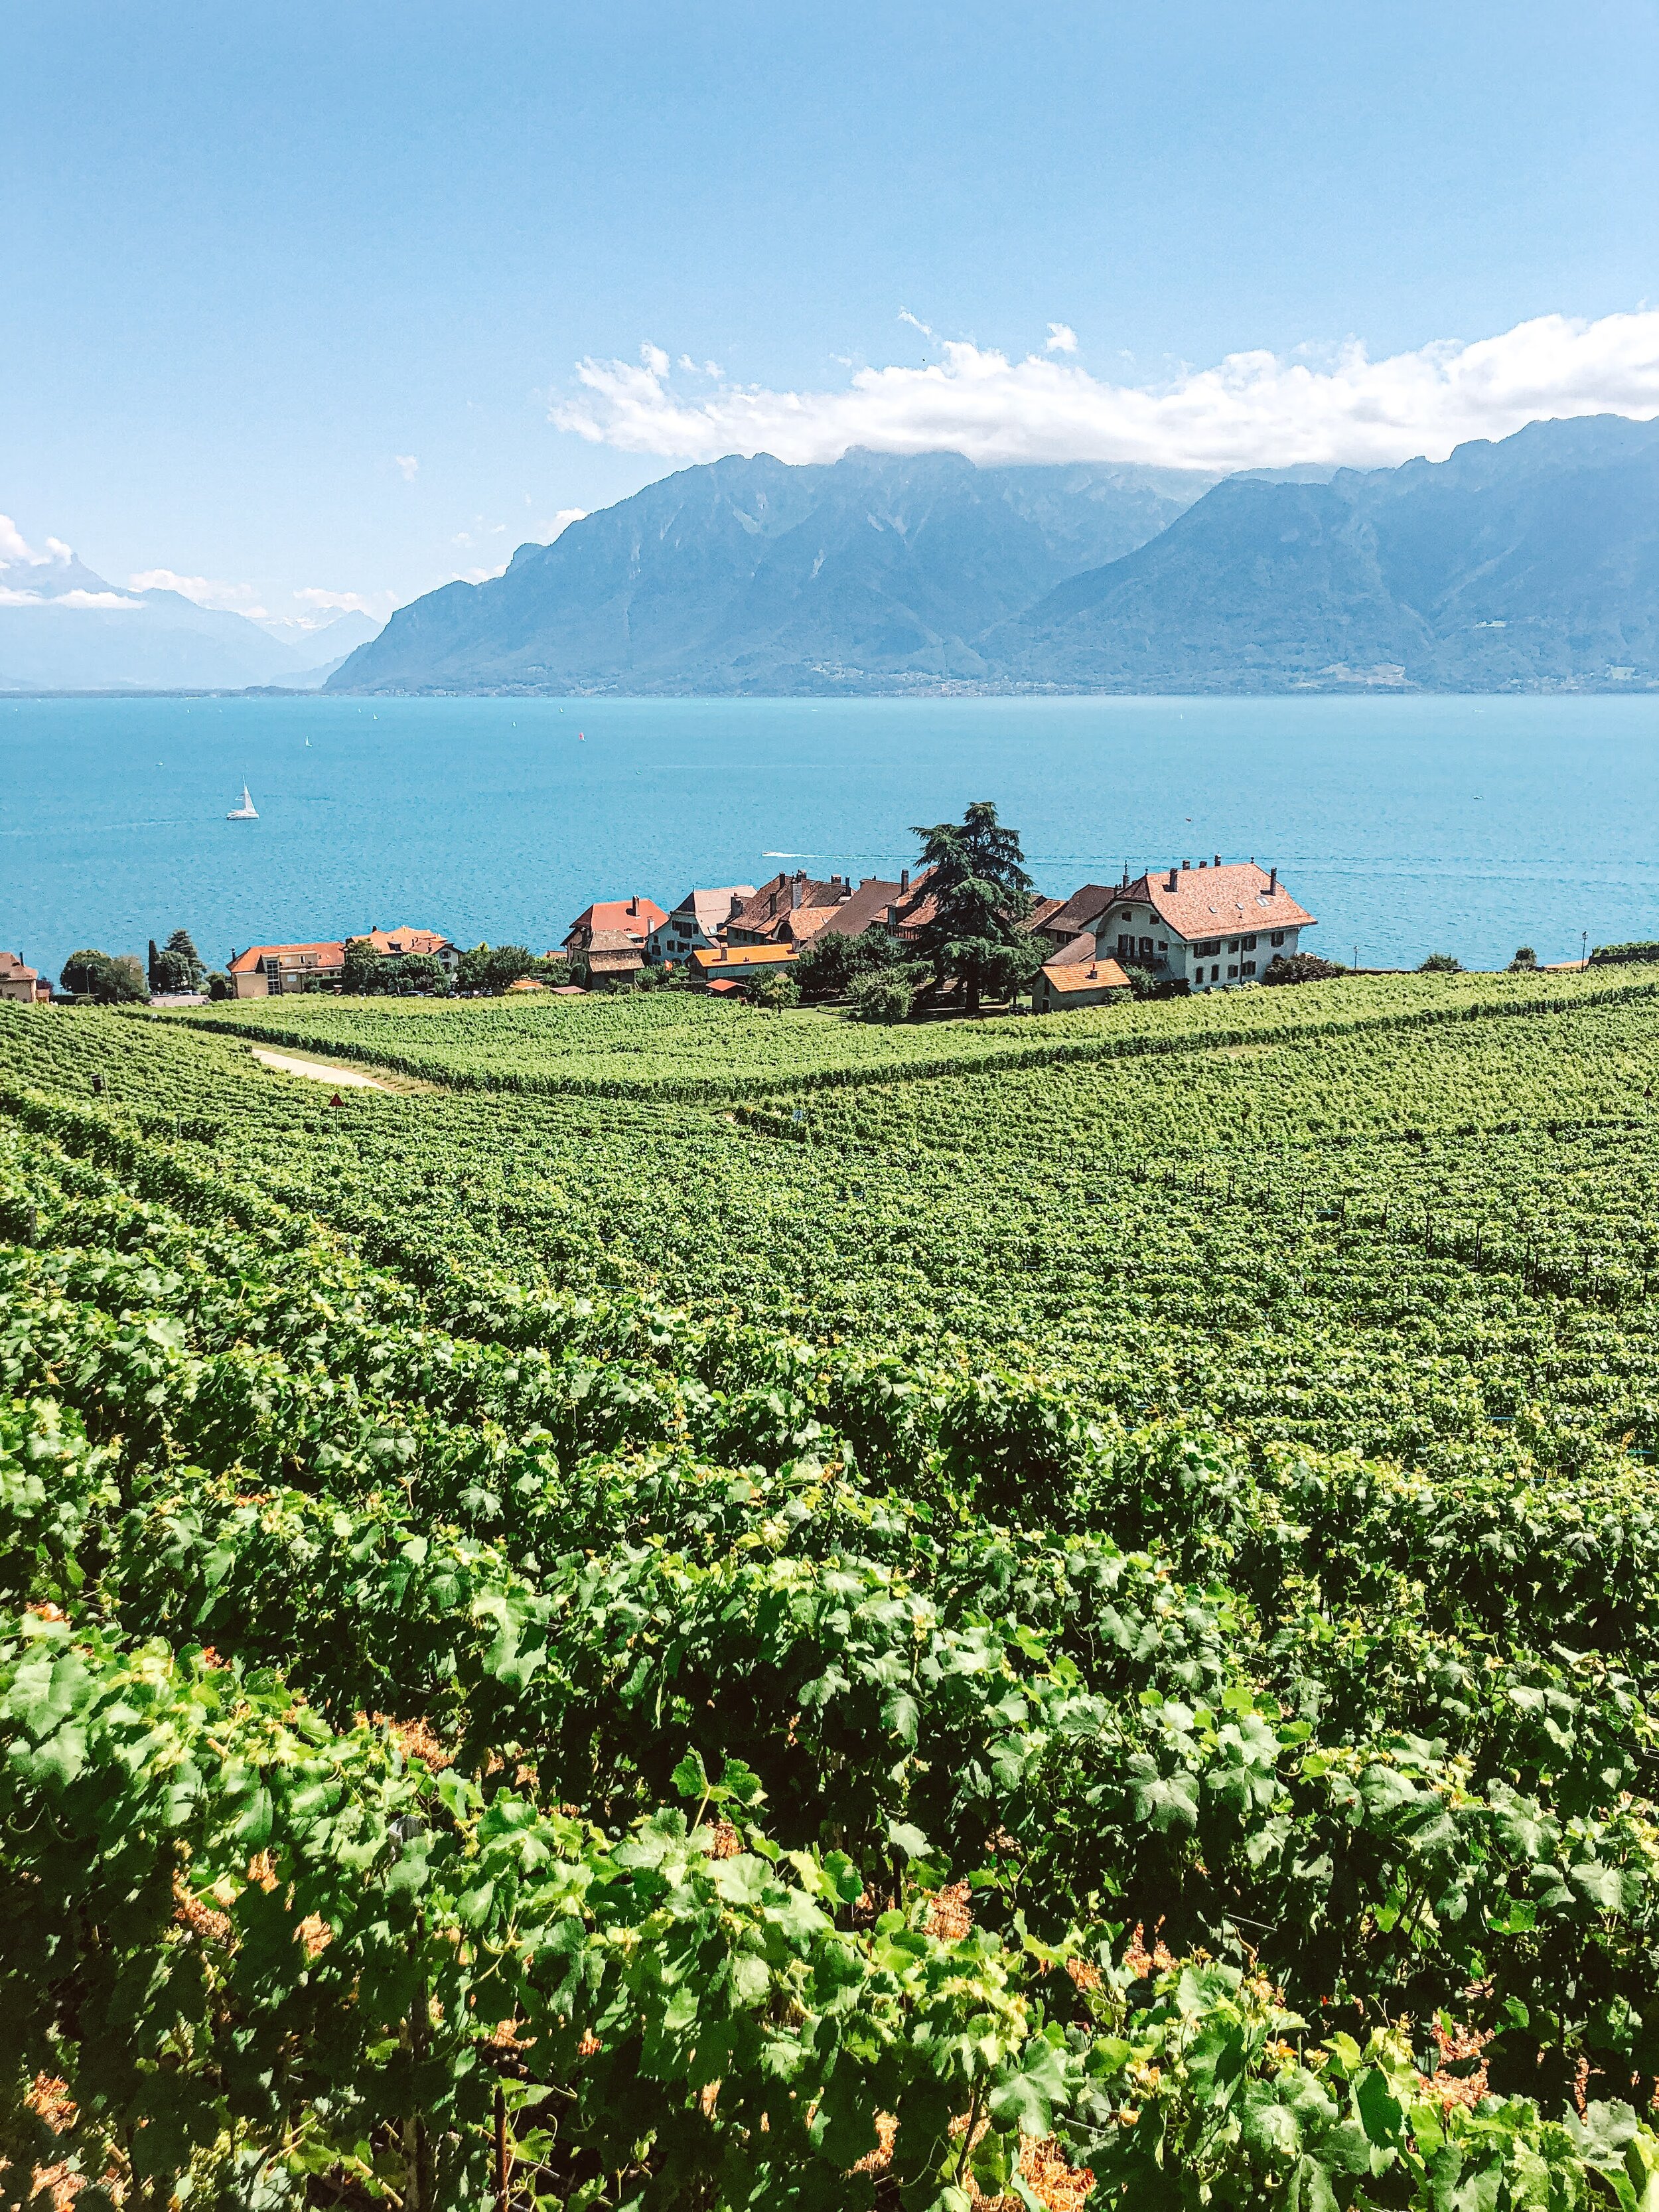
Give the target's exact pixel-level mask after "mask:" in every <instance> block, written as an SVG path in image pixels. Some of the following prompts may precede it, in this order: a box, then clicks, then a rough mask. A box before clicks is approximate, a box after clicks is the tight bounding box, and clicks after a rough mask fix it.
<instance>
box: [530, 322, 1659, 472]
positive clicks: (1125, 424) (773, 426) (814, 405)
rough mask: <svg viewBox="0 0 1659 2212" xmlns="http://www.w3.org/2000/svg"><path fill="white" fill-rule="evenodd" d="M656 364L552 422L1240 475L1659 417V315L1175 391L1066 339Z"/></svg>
mask: <svg viewBox="0 0 1659 2212" xmlns="http://www.w3.org/2000/svg"><path fill="white" fill-rule="evenodd" d="M903 319H905V320H907V321H909V322H913V323H914V322H915V317H914V316H912V315H909V314H908V312H907V313H906V315H905V316H904V318H903ZM917 327H918V328H921V327H922V326H921V325H919V324H918V325H917ZM641 363H642V366H641V367H639V368H635V367H634V366H633V365H632V364H631V363H630V362H619V361H593V360H588V361H584V362H581V363H580V364H579V366H578V368H577V370H576V380H577V383H578V385H579V386H580V390H579V391H578V392H575V393H574V394H572V395H571V396H570V397H568V398H565V399H562V400H561V401H560V402H558V403H557V404H556V405H555V406H554V407H553V409H552V410H551V416H550V419H551V421H552V422H554V423H555V424H556V426H557V427H558V428H560V429H562V430H569V431H573V432H574V434H575V435H577V436H578V437H580V438H585V439H586V440H587V441H589V442H590V443H591V444H593V445H608V446H614V447H619V448H620V449H621V450H622V451H623V452H625V453H652V454H658V455H661V456H663V457H665V458H672V459H679V460H700V461H702V460H714V459H718V458H719V457H720V455H721V454H722V453H775V454H776V455H777V457H778V458H779V459H781V460H785V461H827V460H834V459H836V458H837V457H838V456H839V455H840V454H842V453H845V452H846V451H847V449H848V447H849V446H870V447H876V448H877V449H878V451H881V452H884V453H922V452H927V451H930V450H933V449H935V448H946V449H950V450H953V451H955V452H957V453H966V454H967V455H968V456H969V459H973V460H975V461H981V462H1001V461H1063V460H1083V459H1089V460H1116V461H1149V462H1155V463H1160V464H1162V465H1165V466H1177V467H1178V466H1182V465H1184V466H1188V467H1192V468H1224V469H1233V468H1251V467H1257V466H1262V465H1281V466H1282V465H1288V464H1290V463H1291V462H1297V461H1309V462H1324V463H1336V464H1343V463H1347V464H1352V465H1359V466H1373V467H1381V466H1388V465H1393V464H1395V463H1396V462H1399V461H1402V460H1408V459H1411V458H1412V457H1413V455H1415V454H1419V453H1423V454H1426V455H1428V456H1429V458H1430V459H1443V458H1444V456H1445V455H1446V454H1447V453H1449V452H1450V451H1451V449H1452V447H1454V446H1455V445H1457V444H1459V443H1461V442H1462V441H1463V440H1465V439H1469V438H1502V437H1506V436H1508V435H1509V434H1510V432H1511V431H1513V430H1518V429H1519V428H1521V427H1522V424H1524V423H1527V422H1532V421H1534V419H1536V418H1537V417H1539V416H1569V415H1595V414H1617V415H1632V416H1640V417H1642V418H1644V419H1646V418H1648V417H1650V416H1654V415H1659V310H1656V309H1644V310H1642V311H1639V312H1637V313H1630V314H1620V315H1605V316H1603V317H1601V319H1599V320H1596V321H1587V320H1584V319H1580V318H1577V317H1572V316H1567V315H1542V316H1540V317H1538V318H1537V319H1535V320H1534V321H1531V322H1526V323H1520V324H1517V325H1516V327H1515V328H1514V329H1513V330H1511V331H1504V332H1503V333H1502V334H1501V335H1500V336H1498V337H1490V338H1480V339H1477V340H1475V341H1474V343H1464V342H1463V341H1462V340H1461V339H1452V338H1448V339H1441V340H1437V341H1436V342H1434V343H1431V344H1429V345H1425V346H1420V347H1419V348H1418V349H1416V350H1415V351H1414V352H1410V353H1401V354H1395V355H1392V356H1389V357H1388V358H1387V359H1385V360H1383V361H1372V360H1371V359H1370V357H1369V356H1368V355H1367V354H1366V351H1365V349H1364V346H1363V345H1361V344H1360V343H1359V342H1358V340H1357V339H1351V340H1349V341H1348V342H1347V343H1346V344H1344V345H1342V346H1340V347H1338V348H1335V349H1333V350H1331V351H1329V352H1328V353H1326V354H1323V355H1320V354H1316V353H1315V352H1313V351H1312V350H1310V349H1301V350H1299V351H1298V352H1297V353H1296V354H1293V355H1291V356H1283V355H1277V354H1272V353H1267V352H1254V353H1238V354H1230V355H1229V356H1227V358H1226V359H1225V361H1223V362H1219V363H1218V365H1217V366H1216V367H1215V368H1204V369H1192V368H1182V370H1181V371H1179V372H1178V373H1177V374H1176V375H1175V376H1173V377H1170V378H1169V379H1168V380H1165V381H1164V382H1162V383H1159V384H1112V383H1109V382H1106V381H1105V380H1103V379H1100V378H1097V377H1094V376H1091V375H1090V374H1088V372H1087V371H1086V370H1085V369H1082V368H1078V367H1076V366H1075V365H1074V364H1073V363H1071V362H1065V361H1060V360H1056V359H1054V358H1052V357H1048V356H1047V355H1046V349H1045V354H1043V355H1036V354H1030V355H1027V356H1026V357H1025V358H1024V360H1021V361H1012V360H1010V359H1009V358H1008V357H1007V356H1006V355H1004V354H1000V353H997V352H994V351H992V350H990V349H984V348H981V347H979V346H975V345H971V344H969V343H967V342H966V341H963V340H957V341H947V342H946V343H945V347H944V358H943V360H942V361H940V362H936V363H933V364H930V365H929V366H928V367H927V368H861V369H859V370H857V371H856V372H855V373H854V375H853V376H852V377H851V379H850V380H849V381H848V385H847V386H846V387H845V388H844V389H842V390H840V391H834V392H774V391H769V390H768V389H767V388H766V387H764V386H759V385H739V384H732V383H726V382H722V383H720V385H719V386H717V388H716V389H715V390H714V392H706V393H704V394H703V395H702V396H701V397H697V398H693V397H690V396H687V395H685V394H684V393H682V392H677V391H676V390H675V389H674V388H673V386H672V383H671V376H670V368H669V361H668V356H666V355H665V353H664V352H663V351H662V350H661V349H660V348H659V347H657V346H650V345H648V346H646V347H644V348H642V349H641Z"/></svg>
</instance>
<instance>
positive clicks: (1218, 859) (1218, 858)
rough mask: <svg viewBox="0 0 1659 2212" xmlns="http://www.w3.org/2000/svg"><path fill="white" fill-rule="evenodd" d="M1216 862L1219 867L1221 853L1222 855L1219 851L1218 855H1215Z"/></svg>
mask: <svg viewBox="0 0 1659 2212" xmlns="http://www.w3.org/2000/svg"><path fill="white" fill-rule="evenodd" d="M1215 864H1216V866H1217V867H1219V866H1221V855H1220V854H1219V853H1218V854H1216V856H1215Z"/></svg>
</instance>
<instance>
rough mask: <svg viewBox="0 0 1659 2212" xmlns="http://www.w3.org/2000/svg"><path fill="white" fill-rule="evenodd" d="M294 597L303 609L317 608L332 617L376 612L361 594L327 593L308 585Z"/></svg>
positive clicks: (313, 585)
mask: <svg viewBox="0 0 1659 2212" xmlns="http://www.w3.org/2000/svg"><path fill="white" fill-rule="evenodd" d="M294 596H295V599H297V600H298V601H299V603H300V605H301V606H302V607H315V608H316V609H317V610H318V611H319V613H322V614H326V615H328V616H334V615H372V614H373V613H374V608H373V607H372V606H370V605H369V603H368V600H367V599H364V597H363V595H362V592H325V591H321V590H319V588H318V586H316V585H315V584H307V586H306V587H305V589H304V590H303V591H300V592H295V594H294ZM382 596H384V594H383V595H382Z"/></svg>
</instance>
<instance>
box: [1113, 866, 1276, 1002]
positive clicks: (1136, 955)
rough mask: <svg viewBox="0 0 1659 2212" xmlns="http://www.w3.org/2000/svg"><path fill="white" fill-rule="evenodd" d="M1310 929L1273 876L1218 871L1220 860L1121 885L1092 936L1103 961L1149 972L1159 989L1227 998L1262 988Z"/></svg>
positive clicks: (1239, 869) (1260, 871) (1253, 869)
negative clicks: (1178, 985)
mask: <svg viewBox="0 0 1659 2212" xmlns="http://www.w3.org/2000/svg"><path fill="white" fill-rule="evenodd" d="M1314 927H1316V922H1315V919H1314V916H1313V915H1310V913H1309V912H1308V910H1307V908H1305V907H1300V906H1298V905H1297V902H1296V901H1295V900H1294V899H1293V898H1292V897H1291V895H1290V893H1289V892H1288V891H1287V890H1285V886H1284V885H1283V884H1281V883H1280V882H1279V871H1278V869H1277V868H1259V867H1257V866H1256V864H1255V861H1254V860H1243V861H1230V862H1229V863H1227V864H1226V865H1225V866H1223V864H1222V860H1221V857H1220V855H1219V854H1217V856H1216V858H1215V860H1214V861H1213V862H1207V861H1204V860H1200V862H1199V864H1198V866H1196V867H1194V866H1192V864H1191V862H1190V861H1187V860H1183V861H1182V864H1181V866H1179V867H1178V868H1177V867H1176V866H1173V865H1171V866H1170V867H1169V868H1167V869H1160V870H1159V871H1158V872H1157V873H1153V872H1151V871H1148V872H1147V873H1146V875H1144V876H1137V877H1136V878H1135V879H1134V881H1133V883H1129V882H1124V883H1121V884H1118V885H1117V887H1116V889H1115V890H1114V891H1113V893H1112V896H1111V900H1110V902H1109V905H1108V906H1107V907H1106V908H1105V909H1104V911H1103V913H1102V914H1101V915H1100V918H1099V920H1098V921H1097V922H1096V924H1095V936H1096V941H1097V945H1098V946H1099V949H1100V955H1101V957H1102V958H1106V957H1110V958H1112V959H1114V960H1116V961H1117V962H1119V963H1120V964H1121V965H1122V966H1124V967H1126V968H1127V967H1131V966H1133V967H1136V968H1146V969H1151V970H1152V973H1153V974H1154V975H1157V976H1158V979H1159V980H1160V981H1171V982H1175V981H1184V982H1185V983H1186V984H1187V985H1188V987H1189V988H1190V989H1192V990H1194V991H1225V990H1237V988H1238V987H1239V985H1240V984H1241V983H1255V982H1260V981H1261V978H1262V977H1263V976H1264V975H1266V974H1267V969H1268V968H1269V967H1270V966H1271V964H1272V963H1273V961H1274V960H1278V959H1285V960H1288V959H1289V957H1290V956H1291V953H1293V952H1295V951H1297V950H1298V949H1301V945H1302V933H1303V932H1304V930H1308V929H1312V928H1314Z"/></svg>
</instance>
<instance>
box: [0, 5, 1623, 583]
mask: <svg viewBox="0 0 1659 2212" xmlns="http://www.w3.org/2000/svg"><path fill="white" fill-rule="evenodd" d="M0 103H3V106H0V112H3V116H4V125H3V128H0V300H3V301H4V303H5V320H4V334H3V337H0V513H3V514H5V515H7V516H9V517H10V518H12V523H11V527H12V528H13V530H14V531H15V534H16V535H17V536H18V537H19V538H21V541H22V542H24V543H25V544H27V545H30V546H33V547H36V548H39V547H40V546H43V545H44V544H46V541H47V540H48V539H49V538H50V539H54V540H57V541H58V542H59V543H60V544H66V545H72V546H73V547H74V549H75V550H76V553H77V554H78V555H79V556H80V557H81V558H82V560H83V561H84V562H87V563H88V564H89V565H90V567H91V568H94V570H96V571H97V573H98V574H99V575H100V576H102V577H104V578H106V579H107V580H110V581H111V582H112V583H113V584H114V585H116V586H137V587H139V588H142V587H143V586H145V585H147V584H155V583H172V584H173V585H175V586H177V587H179V588H182V589H185V591H187V592H189V593H190V594H191V596H193V597H197V598H199V599H202V600H203V601H204V604H210V605H222V606H230V607H237V608H240V609H242V610H244V611H252V610H255V609H258V610H262V611H264V613H265V614H266V615H267V616H268V617H272V618H275V619H278V620H283V621H288V622H301V623H312V622H319V621H322V620H325V619H326V618H328V617H330V616H331V615H332V614H334V613H337V612H338V611H340V610H341V609H342V608H343V607H348V606H351V605H360V606H362V607H363V608H366V609H368V610H369V611H373V612H374V613H376V614H383V613H385V612H386V611H389V609H390V608H391V606H392V605H394V604H402V603H403V602H404V601H406V600H408V599H410V598H412V597H414V596H416V594H417V593H419V592H422V591H425V590H428V589H430V588H432V587H433V586H436V585H438V584H441V583H442V582H445V581H447V580H449V579H450V578H452V577H454V576H457V575H460V576H468V577H473V578H477V577H481V576H483V575H486V574H490V573H493V572H494V571H495V570H497V569H499V568H500V567H501V565H502V564H503V563H504V562H505V561H506V560H507V557H508V556H509V555H510V553H511V551H512V550H513V548H514V547H515V546H516V545H517V544H520V543H522V542H524V541H526V540H527V539H533V540H537V541H541V540H544V539H546V538H550V537H551V536H553V535H555V534H556V532H557V530H558V529H559V528H560V527H562V526H563V525H564V524H565V523H566V522H568V520H570V519H571V518H572V517H573V516H575V515H578V514H580V513H585V512H586V511H589V510H591V509H592V508H594V507H601V506H604V505H606V504H608V503H610V502H611V501H614V500H616V499H617V498H620V497H623V496H624V495H627V494H628V493H629V492H631V491H634V490H636V489H638V488H639V487H640V486H641V485H642V484H644V483H648V482H650V481H652V480H653V479H654V478H655V477H659V476H662V475H664V474H665V473H666V472H667V471H669V470H671V469H672V468H675V467H679V466H684V465H687V464H689V463H691V462H696V461H702V460H708V459H713V458H715V457H716V456H717V455H719V454H720V453H726V452H755V451H758V450H767V451H770V452H773V453H778V454H779V455H780V456H781V458H782V459H787V460H814V459H833V458H834V457H835V456H836V454H837V453H840V452H842V451H844V450H845V449H846V447H848V445H850V444H863V445H876V446H880V447H888V448H890V449H892V450H896V451H915V450H920V449H922V448H925V447H933V446H948V447H956V448H957V449H959V450H962V451H964V452H967V453H969V454H970V455H971V456H972V457H973V458H974V459H978V460H981V461H987V462H988V461H1006V460H1023V459H1030V460H1039V459H1040V460H1051V459H1064V458H1069V457H1073V456H1075V457H1079V458H1091V459H1128V460H1152V461H1158V462H1161V463H1164V464H1166V465H1194V466H1205V467H1211V468H1216V467H1235V466H1248V465H1267V464H1278V463H1287V462H1291V461H1296V460H1321V461H1341V462H1350V463H1354V464H1357V465H1386V464H1389V463H1392V462H1394V461H1396V460H1399V459H1407V458H1409V457H1410V456H1411V455H1412V454H1413V453H1429V454H1430V455H1431V457H1438V456H1440V455H1441V454H1443V453H1445V452H1447V451H1449V449H1450V447H1451V446H1452V445H1453V444H1455V442H1457V441H1459V440H1461V439H1463V438H1467V437H1480V436H1486V435H1492V436H1502V435H1506V434H1507V432H1508V431H1510V430H1511V429H1513V428H1517V427H1518V426H1519V424H1520V423H1521V422H1525V421H1528V420H1530V419H1532V418H1533V417H1534V416H1540V415H1550V414H1578V413H1587V412H1595V411H1599V410H1602V409H1608V410H1613V411H1618V412H1622V413H1627V414H1637V415H1644V416H1651V415H1654V414H1659V131H1655V129H1654V127H1653V118H1654V116H1655V115H1656V114H1659V8H1656V6H1655V5H1654V4H1653V3H1652V0H1642V4H1634V0H1615V4H1606V5H1598V4H1595V0H1588V4H1577V5H1575V6H1573V7H1571V8H1568V7H1565V6H1563V5H1560V4H1559V0H1557V4H1550V5H1537V4H1531V0H1505V3H1504V4H1501V5H1497V4H1487V0H1459V4H1458V5H1457V6H1455V7H1453V8H1448V7H1446V6H1445V5H1444V0H1434V4H1432V5H1424V4H1419V0H1383V4H1370V3H1369V0H1345V4H1344V5H1341V6H1340V7H1333V6H1332V5H1330V0H1313V4H1303V0H1282V3H1281V0H1258V4H1256V5H1255V6H1253V7H1249V8H1239V7H1238V6H1237V4H1236V0H1231V4H1227V5H1212V4H1209V3H1208V0H1160V4H1159V6H1158V7H1157V8H1156V9H1153V8H1150V7H1147V6H1146V4H1145V0H1133V3H1132V4H1125V5H1115V4H1096V5H1092V6H1077V5H1072V4H1068V3H1067V0H1047V4H1045V5H1044V6H1042V7H1041V8H1034V7H1032V6H1031V5H1030V0H1024V4H1021V5H1018V6H1015V5H1000V4H985V0H951V4H950V5H948V6H946V5H934V4H932V0H918V3H917V4H907V0H879V4H866V0H837V5H836V7H834V8H832V9H825V8H812V9H809V8H806V7H805V6H801V5H799V4H798V3H797V0H765V4H756V5H746V4H744V5H738V4H732V0H702V4H701V5H699V6H697V7H695V8H688V7H686V6H684V4H681V5H678V6H673V7H670V6H666V5H662V4H656V0H651V4H647V3H646V0H607V5H606V6H605V7H604V8H594V7H592V6H591V5H584V6H581V7H576V6H574V5H564V4H554V0H538V4H530V0H444V3H443V4H433V0H396V4H385V0H343V4H342V0H332V4H331V5H329V6H327V7H325V6H321V5H318V4H314V0H275V3H274V4H273V0H238V4H237V6H235V7H234V8H227V7H225V6H224V5H223V4H222V0H214V4H213V5H211V6H209V5H202V4H197V0H167V5H166V6H165V7H161V8H157V7H155V6H154V5H153V4H151V3H150V0H144V4H138V0H91V3H89V0H52V5H51V6H50V7H39V8H25V7H22V6H14V7H11V8H9V9H0Z"/></svg>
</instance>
